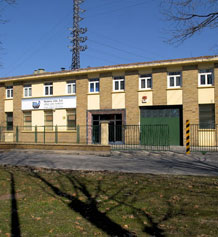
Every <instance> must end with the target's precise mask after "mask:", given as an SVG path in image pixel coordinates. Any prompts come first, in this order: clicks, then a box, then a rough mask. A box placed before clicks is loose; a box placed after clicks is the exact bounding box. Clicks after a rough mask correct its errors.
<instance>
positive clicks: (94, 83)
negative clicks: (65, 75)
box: [89, 78, 100, 93]
mask: <svg viewBox="0 0 218 237" xmlns="http://www.w3.org/2000/svg"><path fill="white" fill-rule="evenodd" d="M99 89H100V86H99V79H98V78H95V79H89V92H90V93H98V92H99Z"/></svg>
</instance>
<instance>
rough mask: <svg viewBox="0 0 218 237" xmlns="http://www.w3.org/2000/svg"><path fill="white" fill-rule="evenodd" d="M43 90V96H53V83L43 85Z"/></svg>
mask: <svg viewBox="0 0 218 237" xmlns="http://www.w3.org/2000/svg"><path fill="white" fill-rule="evenodd" d="M44 88H45V95H53V83H52V82H49V83H45V84H44Z"/></svg>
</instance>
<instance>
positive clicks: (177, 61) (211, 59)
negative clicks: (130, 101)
mask: <svg viewBox="0 0 218 237" xmlns="http://www.w3.org/2000/svg"><path fill="white" fill-rule="evenodd" d="M216 61H217V62H218V55H214V56H201V57H195V58H181V59H171V60H160V61H151V62H140V63H130V64H118V65H111V66H102V67H93V68H82V69H78V70H75V71H58V72H45V73H41V74H31V75H23V76H15V77H6V78H0V83H5V82H13V81H26V80H40V79H49V78H51V79H52V78H57V77H70V76H78V75H83V74H91V73H104V72H111V71H121V70H131V69H132V70H134V69H142V68H149V67H163V66H164V67H166V66H171V65H172V66H175V65H184V64H192V63H199V62H208V63H209V62H216Z"/></svg>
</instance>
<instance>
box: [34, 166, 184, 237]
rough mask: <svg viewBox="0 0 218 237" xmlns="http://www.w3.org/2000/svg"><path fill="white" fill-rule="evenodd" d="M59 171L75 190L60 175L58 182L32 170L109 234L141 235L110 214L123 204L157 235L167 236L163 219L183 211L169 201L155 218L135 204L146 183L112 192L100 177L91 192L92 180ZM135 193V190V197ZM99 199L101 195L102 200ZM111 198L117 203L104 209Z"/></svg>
mask: <svg viewBox="0 0 218 237" xmlns="http://www.w3.org/2000/svg"><path fill="white" fill-rule="evenodd" d="M58 174H59V175H60V176H62V177H64V178H66V179H67V180H68V181H69V182H70V185H72V190H73V192H74V193H73V194H69V192H68V191H66V190H69V189H68V188H67V187H64V186H65V185H64V182H62V181H60V180H59V178H57V179H56V181H57V182H58V184H57V185H54V184H52V183H51V182H50V181H48V180H47V179H46V178H44V177H42V176H41V175H40V174H39V172H35V171H34V170H32V171H31V176H32V177H34V178H37V179H39V180H41V181H42V182H43V183H44V184H46V185H47V186H48V187H49V188H50V190H51V191H52V193H51V192H50V191H49V189H46V188H44V187H42V188H43V190H44V191H45V192H46V193H48V194H49V195H51V196H53V197H55V198H57V197H60V198H62V197H63V198H66V199H67V200H69V201H70V203H67V204H66V202H65V201H62V202H63V203H64V204H65V205H68V207H69V208H70V209H71V210H73V211H75V212H77V213H79V214H80V215H81V216H82V217H83V218H84V219H86V220H87V221H89V222H90V223H91V224H92V225H94V226H96V227H97V228H99V229H100V230H102V231H103V232H104V233H106V234H107V235H109V236H121V237H122V236H123V237H125V236H137V235H136V234H135V233H134V232H133V231H132V232H131V231H129V230H127V229H125V228H126V227H125V228H124V227H122V226H121V225H119V224H118V223H116V222H114V220H112V219H111V218H110V217H109V216H108V214H109V213H110V212H112V211H113V210H114V209H117V208H119V207H121V206H122V207H126V208H128V209H129V210H130V211H131V213H132V214H133V215H134V217H135V219H136V221H137V223H138V224H140V225H141V228H142V231H143V232H144V233H146V234H148V235H151V236H156V237H164V236H165V233H164V230H163V229H162V228H161V227H160V224H161V223H162V222H165V221H167V220H169V219H171V218H173V217H175V216H176V215H183V211H182V210H180V211H178V213H175V211H174V208H173V206H172V204H171V203H170V202H167V207H168V210H167V211H166V214H165V215H164V216H163V217H162V218H161V219H159V220H158V221H155V218H154V217H152V214H151V213H148V212H146V211H144V210H143V209H142V208H137V207H135V202H136V199H137V195H138V194H139V192H140V191H141V190H142V189H144V186H143V187H142V186H141V187H138V188H135V187H134V188H132V189H131V188H130V189H129V188H128V187H127V186H122V187H121V188H120V189H115V191H112V193H111V192H109V189H108V190H104V188H102V180H97V182H96V185H94V186H95V192H90V191H89V184H87V182H83V181H82V179H80V178H78V177H76V175H74V174H73V173H69V172H61V171H59V172H58ZM113 182H117V177H116V176H115V178H114V180H112V183H113ZM92 185H93V183H92ZM57 186H58V187H57ZM125 192H127V194H128V193H129V195H128V196H126V195H123V194H124V193H125ZM131 193H134V195H132V197H131ZM81 194H82V196H83V197H85V200H84V198H83V199H82V200H81ZM102 195H105V197H106V199H105V200H102V198H101V196H102ZM135 198H136V199H135ZM99 199H101V202H100V203H99ZM110 201H113V205H112V206H111V205H110V207H108V208H106V210H104V211H102V210H101V208H100V207H101V206H102V205H103V203H106V202H110ZM107 206H109V205H107ZM118 215H119V213H118Z"/></svg>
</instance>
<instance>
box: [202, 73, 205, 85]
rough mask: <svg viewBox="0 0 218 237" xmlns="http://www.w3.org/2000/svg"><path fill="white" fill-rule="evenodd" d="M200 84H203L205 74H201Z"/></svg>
mask: <svg viewBox="0 0 218 237" xmlns="http://www.w3.org/2000/svg"><path fill="white" fill-rule="evenodd" d="M201 85H205V75H201Z"/></svg>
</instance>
